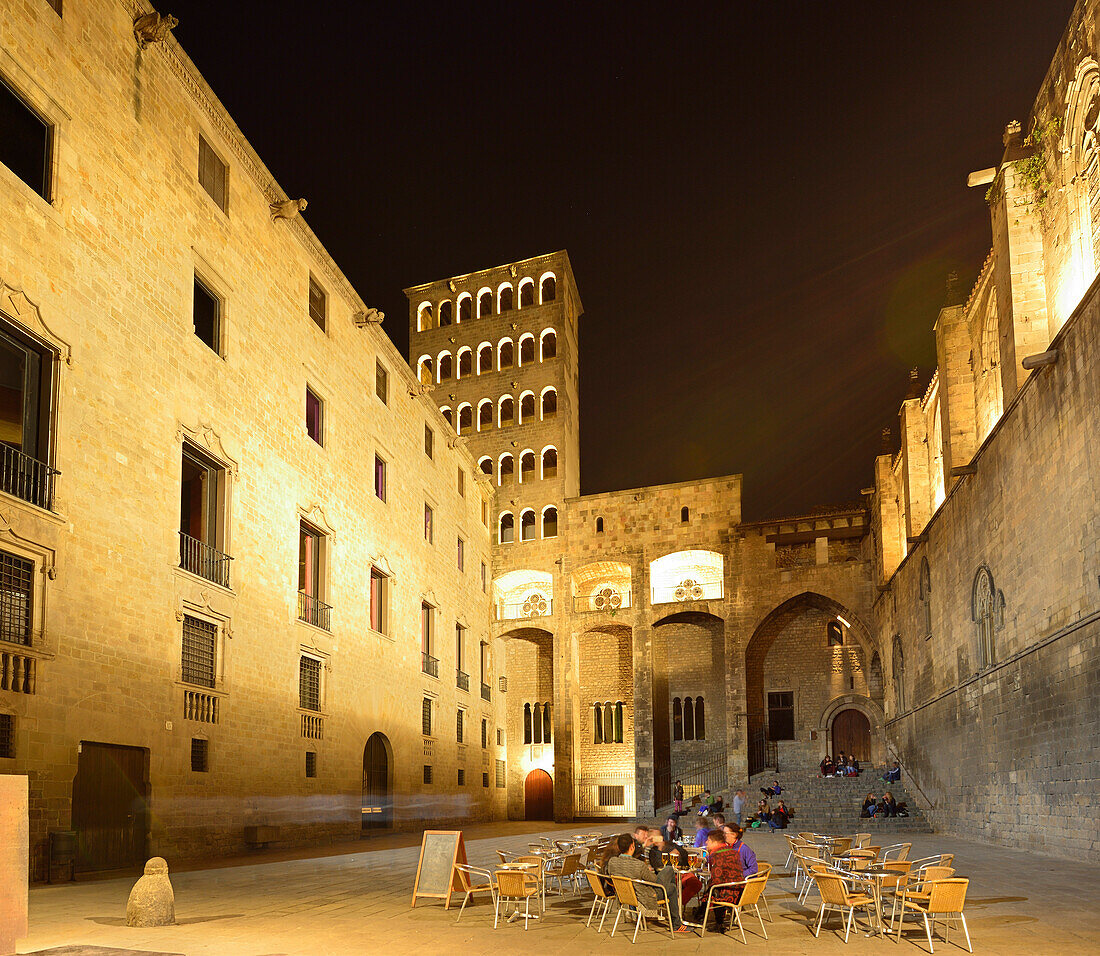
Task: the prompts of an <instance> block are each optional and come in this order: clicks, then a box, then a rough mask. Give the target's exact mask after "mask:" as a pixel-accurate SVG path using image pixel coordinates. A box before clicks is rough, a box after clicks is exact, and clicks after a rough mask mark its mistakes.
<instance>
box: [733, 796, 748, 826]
mask: <svg viewBox="0 0 1100 956" xmlns="http://www.w3.org/2000/svg"><path fill="white" fill-rule="evenodd" d="M744 809H745V791H744V790H738V791H737V793H735V794H734V795H733V818H734V819H735V820H736V821H737V825H738V826H741V811H742V810H744Z"/></svg>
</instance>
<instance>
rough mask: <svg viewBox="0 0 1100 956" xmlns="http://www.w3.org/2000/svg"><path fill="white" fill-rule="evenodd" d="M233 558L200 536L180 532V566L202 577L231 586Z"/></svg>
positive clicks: (225, 586) (224, 585) (223, 585)
mask: <svg viewBox="0 0 1100 956" xmlns="http://www.w3.org/2000/svg"><path fill="white" fill-rule="evenodd" d="M232 560H233V559H232V558H231V557H229V555H228V554H223V553H222V552H221V551H219V550H218V549H217V548H212V547H211V546H210V545H208V544H206V542H204V541H200V540H199V539H198V538H192V537H191V535H189V534H184V533H183V532H182V531H181V532H180V567H181V568H183V570H184V571H190V572H191V573H192V574H197V575H198V576H199V577H200V578H206V580H207V581H213V582H214V583H215V584H220V585H221V586H222V587H223V588H227V587H229V562H230V561H232Z"/></svg>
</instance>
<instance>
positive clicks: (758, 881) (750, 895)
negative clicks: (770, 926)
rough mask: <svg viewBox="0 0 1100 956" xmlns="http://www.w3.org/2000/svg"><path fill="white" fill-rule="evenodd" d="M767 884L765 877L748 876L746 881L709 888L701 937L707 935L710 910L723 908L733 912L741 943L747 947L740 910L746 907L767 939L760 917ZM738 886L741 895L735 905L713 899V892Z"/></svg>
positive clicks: (717, 884)
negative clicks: (754, 914) (752, 913)
mask: <svg viewBox="0 0 1100 956" xmlns="http://www.w3.org/2000/svg"><path fill="white" fill-rule="evenodd" d="M767 883H768V878H767V876H760V875H757V876H750V877H749V878H748V879H747V880H738V881H737V882H735V883H716V884H714V885H712V886H711V888H710V889H709V890H708V891H707V908H706V910H705V911H704V912H703V932H702V935H703V936H706V935H707V923H708V922H709V920H710V909H711V907H712V906H714V907H716V908H717V907H724V908H726V909H730V910H733V917H734V919H735V920H736V921H737V928H738V929H739V930H741V942H743V943H744V944H745V945H748V942H749V940H748V937H746V936H745V926H744V924H743V923H742V922H741V910H743V909H746V908H748V907H752V910H753V912H754V913H756V918H757V920H759V922H760V932H761V933H763V934H764V939H767V938H768V931H767V930H766V929H765V928H764V917H762V916H761V915H760V901H761V900H762V899H763V898H764V887H765V886H766V885H767ZM734 886H740V887H741V888H742V889H741V895H740V896H739V897H738V899H737V902H736V903H729V902H727V901H725V900H716V899H714V891H715V890H721V889H729V888H730V887H734Z"/></svg>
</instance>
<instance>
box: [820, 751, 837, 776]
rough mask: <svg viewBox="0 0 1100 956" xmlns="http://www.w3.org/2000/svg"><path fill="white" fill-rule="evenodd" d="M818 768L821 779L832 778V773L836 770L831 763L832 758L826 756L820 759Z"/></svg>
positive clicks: (834, 765)
mask: <svg viewBox="0 0 1100 956" xmlns="http://www.w3.org/2000/svg"><path fill="white" fill-rule="evenodd" d="M820 767H821V776H823V777H830V776H832V774H833V771H834V770H836V764H834V763H833V761H832V758H830V756H829V755H828V754H825V756H824V757H823V758H822V760H821V764H820Z"/></svg>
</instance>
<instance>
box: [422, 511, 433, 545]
mask: <svg viewBox="0 0 1100 956" xmlns="http://www.w3.org/2000/svg"><path fill="white" fill-rule="evenodd" d="M434 514H435V513H434V512H433V511H432V506H431V505H429V504H425V505H424V540H425V541H427V542H428V544H431V543H432V542H433V541H434V540H435V538H434V535H433V533H432V518H433V517H434Z"/></svg>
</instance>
